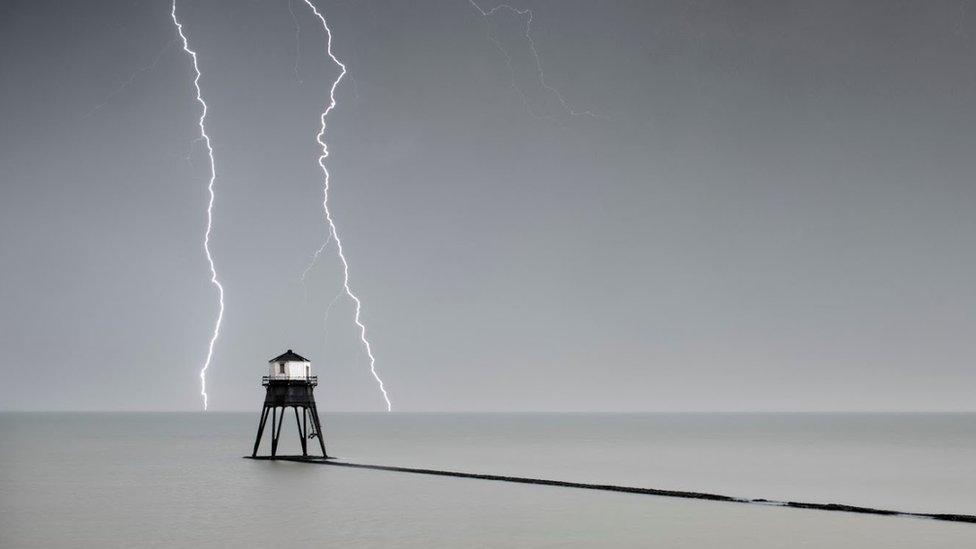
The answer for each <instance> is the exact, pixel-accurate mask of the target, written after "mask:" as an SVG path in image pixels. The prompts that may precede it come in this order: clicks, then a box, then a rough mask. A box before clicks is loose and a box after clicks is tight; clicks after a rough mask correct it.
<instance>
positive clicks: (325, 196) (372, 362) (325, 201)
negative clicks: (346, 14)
mask: <svg viewBox="0 0 976 549" xmlns="http://www.w3.org/2000/svg"><path fill="white" fill-rule="evenodd" d="M174 1H175V0H174ZM304 2H305V4H307V5H308V7H309V8H311V10H312V13H314V14H315V16H316V17H318V19H319V21H320V22H321V23H322V28H323V29H325V36H326V48H325V51H326V53H327V54H328V56H329V58H330V59H332V62H333V63H335V64H336V65H338V67H339V76H338V77H337V78H336V79H335V81H333V82H332V87H331V88H330V89H329V104H328V106H326V108H325V110H324V111H322V114H321V116H320V120H321V126H320V127H319V132H318V134H317V135H316V136H315V141H316V142H317V143H318V144H319V146H321V147H322V154H321V155H319V159H318V162H319V167H320V168H322V174H323V188H322V210H323V212H324V213H325V220H326V222H327V223H328V225H329V236H330V238H331V239H333V240H335V243H336V250H337V251H338V254H339V259H340V260H341V261H342V277H343V278H342V287H343V288H344V289H345V293H346V295H348V296H349V298H350V299H352V300H353V302H354V303H355V304H356V315H355V317H354V319H355V322H356V326H358V327H359V339H360V340H361V341H362V343H363V347H364V348H365V349H366V355H367V356H369V371H370V373H372V374H373V378H374V379H375V380H376V383H378V384H379V387H380V392H381V393H383V400H385V401H386V411H388V412H389V411H392V410H393V404H391V403H390V396H389V395H388V394H387V392H386V388H385V387H384V386H383V380H382V379H380V376H379V374H377V373H376V358H375V357H374V356H373V349H372V346H371V345H370V344H369V339H367V338H366V325H365V324H363V322H362V319H361V317H360V313H361V311H362V303H361V302H360V301H359V298H358V297H356V294H355V293H353V291H352V289H351V288H350V287H349V262H348V261H347V260H346V256H345V254H344V253H343V250H342V240H341V239H340V238H339V233H338V231H337V230H336V225H335V222H334V221H333V220H332V212H331V211H330V210H329V169H328V167H326V164H325V161H326V159H327V158H328V157H329V146H328V144H327V143H326V142H325V122H326V118H327V117H328V116H329V113H330V112H332V109H334V108H335V106H336V99H335V91H336V88H337V87H339V82H341V81H342V78H343V77H344V76H345V75H346V66H345V65H344V64H343V63H342V61H339V58H337V57H336V56H335V54H333V53H332V30H331V29H330V28H329V24H328V23H327V22H326V20H325V17H324V16H323V15H322V14H321V13H319V10H318V8H316V7H315V4H313V3H312V2H311V0H304ZM326 243H328V242H326ZM324 248H325V246H324V245H323V246H322V248H320V251H321V250H322V249H324Z"/></svg>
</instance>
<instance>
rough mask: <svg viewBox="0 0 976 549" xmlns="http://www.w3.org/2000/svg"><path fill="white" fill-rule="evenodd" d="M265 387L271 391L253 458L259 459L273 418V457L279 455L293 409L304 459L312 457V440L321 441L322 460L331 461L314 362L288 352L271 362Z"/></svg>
mask: <svg viewBox="0 0 976 549" xmlns="http://www.w3.org/2000/svg"><path fill="white" fill-rule="evenodd" d="M261 385H263V386H264V387H266V388H267V392H266V393H265V397H264V408H263V409H262V411H261V420H260V422H259V423H258V435H257V437H256V438H255V440H254V451H253V452H252V453H251V457H258V447H259V446H261V435H262V434H263V433H264V428H265V426H266V425H267V423H268V418H269V417H270V418H271V456H270V457H272V458H274V457H275V456H277V454H278V441H279V440H280V437H281V427H282V424H283V423H284V422H285V416H286V415H287V412H288V408H291V409H292V410H293V411H294V412H295V424H296V426H297V428H298V438H299V441H300V442H301V445H302V457H308V441H309V440H311V439H313V438H314V439H317V440H318V441H319V448H321V449H322V457H323V458H328V457H329V456H328V454H326V453H325V441H324V440H323V436H322V423H321V422H320V421H319V411H318V408H316V407H315V396H314V395H313V394H312V391H313V390H314V389H315V386H316V385H318V376H313V375H312V362H311V361H310V360H308V359H307V358H305V357H303V356H301V355H299V354H298V353H295V352H294V351H292V350H291V349H288V351H286V352H285V353H283V354H281V355H278V356H276V357H274V358H272V359H271V360H269V361H268V375H266V376H264V377H262V378H261ZM299 409H301V411H300V412H299ZM289 421H290V420H289Z"/></svg>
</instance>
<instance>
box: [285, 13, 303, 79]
mask: <svg viewBox="0 0 976 549" xmlns="http://www.w3.org/2000/svg"><path fill="white" fill-rule="evenodd" d="M292 1H293V0H288V13H290V14H291V22H292V23H294V24H295V80H296V81H297V82H298V83H299V84H301V83H302V82H303V80H302V75H301V72H300V71H299V70H298V64H299V63H300V62H301V60H302V26H301V24H299V23H298V17H295V9H294V8H293V7H292V5H291V4H292Z"/></svg>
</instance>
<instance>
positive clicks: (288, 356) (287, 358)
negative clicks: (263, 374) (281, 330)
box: [268, 349, 311, 362]
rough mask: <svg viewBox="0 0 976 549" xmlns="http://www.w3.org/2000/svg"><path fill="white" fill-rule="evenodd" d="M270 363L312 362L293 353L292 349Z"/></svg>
mask: <svg viewBox="0 0 976 549" xmlns="http://www.w3.org/2000/svg"><path fill="white" fill-rule="evenodd" d="M268 362H311V360H309V359H307V358H305V357H303V356H302V355H300V354H298V353H296V352H294V351H292V350H291V349H288V350H287V351H285V352H284V353H282V354H280V355H278V356H276V357H274V358H272V359H271V360H269V361H268Z"/></svg>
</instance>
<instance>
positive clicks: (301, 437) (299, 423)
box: [292, 406, 308, 457]
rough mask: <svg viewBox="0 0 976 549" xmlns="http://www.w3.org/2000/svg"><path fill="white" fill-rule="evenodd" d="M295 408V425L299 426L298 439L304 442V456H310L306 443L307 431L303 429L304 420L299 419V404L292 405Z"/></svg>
mask: <svg viewBox="0 0 976 549" xmlns="http://www.w3.org/2000/svg"><path fill="white" fill-rule="evenodd" d="M292 409H294V410H295V425H296V426H297V427H298V440H300V441H301V442H302V457H307V456H308V447H307V446H306V444H305V431H303V430H302V420H300V419H298V406H292Z"/></svg>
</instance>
